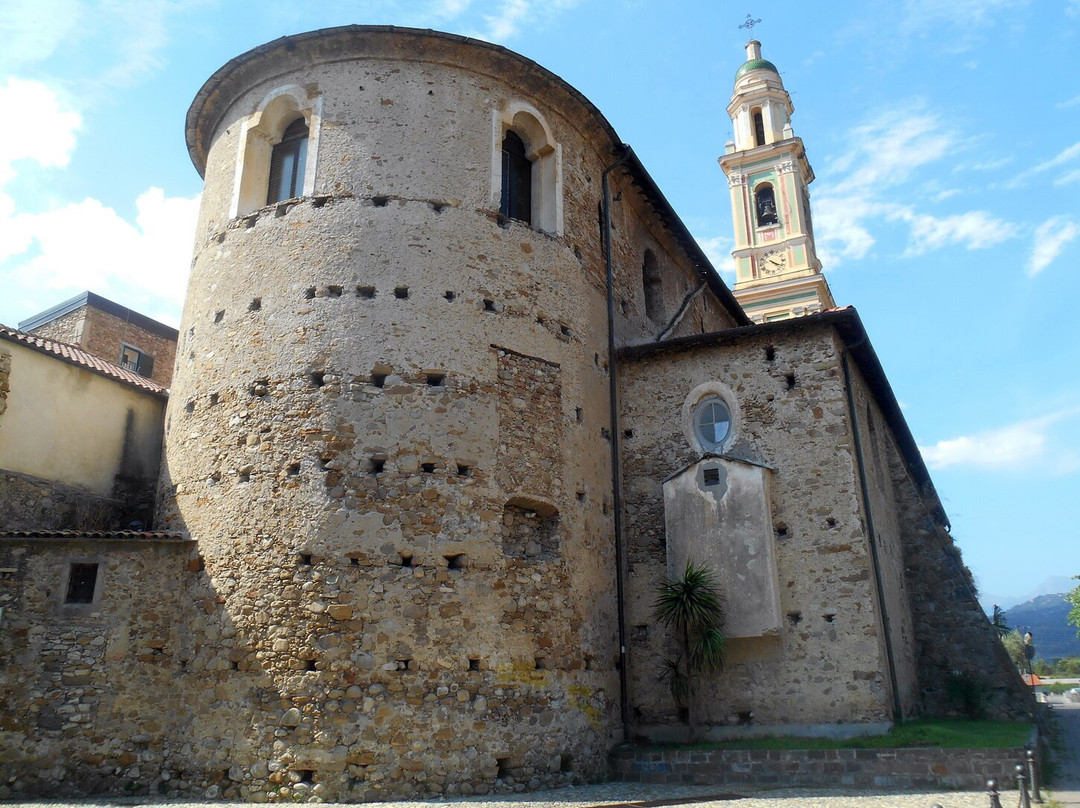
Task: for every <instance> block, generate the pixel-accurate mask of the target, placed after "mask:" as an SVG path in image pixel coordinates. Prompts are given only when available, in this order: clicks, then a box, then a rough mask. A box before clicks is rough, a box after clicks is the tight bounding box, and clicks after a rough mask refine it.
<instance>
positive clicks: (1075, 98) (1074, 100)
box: [1054, 0, 1080, 109]
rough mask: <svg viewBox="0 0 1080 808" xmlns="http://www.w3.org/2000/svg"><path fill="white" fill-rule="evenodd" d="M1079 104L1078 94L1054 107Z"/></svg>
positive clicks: (1078, 2) (1063, 107)
mask: <svg viewBox="0 0 1080 808" xmlns="http://www.w3.org/2000/svg"><path fill="white" fill-rule="evenodd" d="M1077 6H1078V7H1080V0H1077ZM1077 104H1080V95H1076V96H1073V97H1072V98H1070V99H1069V100H1068V101H1061V102H1059V103H1057V104H1054V108H1055V109H1068V108H1069V107H1075V106H1076V105H1077Z"/></svg>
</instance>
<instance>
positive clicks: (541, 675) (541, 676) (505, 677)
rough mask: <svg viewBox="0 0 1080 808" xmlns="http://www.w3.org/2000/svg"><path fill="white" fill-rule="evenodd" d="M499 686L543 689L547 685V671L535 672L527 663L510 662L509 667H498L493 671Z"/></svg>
mask: <svg viewBox="0 0 1080 808" xmlns="http://www.w3.org/2000/svg"><path fill="white" fill-rule="evenodd" d="M495 675H496V676H497V677H498V682H499V684H502V685H508V684H519V685H531V686H532V687H544V686H546V685H547V684H548V683H549V679H550V677H549V676H548V671H545V670H537V669H536V668H533V667H532V666H530V665H529V663H528V662H512V663H510V664H509V665H499V666H498V667H497V668H496V669H495Z"/></svg>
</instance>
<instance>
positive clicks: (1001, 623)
mask: <svg viewBox="0 0 1080 808" xmlns="http://www.w3.org/2000/svg"><path fill="white" fill-rule="evenodd" d="M990 625H991V627H993V629H994V632H995V633H996V634H997V635H998V637H1004V636H1005V635H1006V634H1008V633H1009V632H1010V631H1012V629H1011V628H1009V621H1008V620H1006V619H1005V610H1004V609H1002V608H1001V607H1000V606H998V605H997V604H996V603H995V604H994V616H993V617H991V618H990Z"/></svg>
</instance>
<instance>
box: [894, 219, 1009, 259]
mask: <svg viewBox="0 0 1080 808" xmlns="http://www.w3.org/2000/svg"><path fill="white" fill-rule="evenodd" d="M888 218H889V219H892V220H899V221H903V222H907V223H908V224H909V225H910V226H911V236H910V238H909V240H908V246H907V250H906V251H905V255H922V254H923V253H925V252H927V251H929V250H937V249H941V248H942V247H947V246H949V245H953V244H958V245H961V246H963V247H966V248H967V249H969V250H981V249H984V248H986V247H992V246H993V245H995V244H1000V243H1001V242H1002V241H1005V240H1006V239H1010V238H1012V237H1013V236H1015V235H1016V228H1015V227H1013V226H1012V225H1011V224H1009V223H1008V222H1006V221H1003V220H1002V219H998V218H996V217H994V216H991V215H990V214H989V213H987V212H986V211H983V210H973V211H969V212H967V213H961V214H957V215H955V216H943V217H940V218H939V217H935V216H930V215H928V214H925V213H915V212H914V211H913V210H911V209H910V208H902V209H899V210H896V211H894V212H892V213H890V214H889V217H888Z"/></svg>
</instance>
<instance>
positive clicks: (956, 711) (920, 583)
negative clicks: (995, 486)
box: [904, 509, 1035, 719]
mask: <svg viewBox="0 0 1080 808" xmlns="http://www.w3.org/2000/svg"><path fill="white" fill-rule="evenodd" d="M913 510H914V509H913ZM914 513H915V514H918V511H915V512H914ZM918 515H919V516H921V518H917V517H914V516H913V518H912V522H913V524H912V526H911V528H910V529H911V532H912V534H913V535H914V536H916V537H917V540H915V541H912V542H910V543H909V544H908V545H907V546H906V547H905V559H904V561H905V564H906V569H907V576H908V590H909V592H910V593H911V604H912V614H913V619H914V623H915V638H916V648H917V653H918V665H919V681H920V684H921V686H922V691H923V692H922V696H923V700H924V704H925V709H926V711H927V712H928V713H930V714H935V715H963V711H962V705H961V704H960V703H959V702H958V701H957V699H956V698H955V697H953V696H951V695H950V692H949V684H950V679H954V678H958V679H959V680H960V681H961V682H964V683H967V684H968V685H970V686H971V687H973V688H974V689H975V690H976V691H977V692H979V693H981V694H982V695H983V696H984V697H985V708H986V715H987V716H988V717H992V718H998V719H1019V718H1030V717H1031V716H1032V715H1034V712H1035V699H1034V695H1033V694H1032V691H1031V688H1030V687H1028V686H1027V685H1025V684H1024V681H1023V679H1022V678H1021V677H1020V674H1019V672H1018V671H1017V670H1016V665H1015V664H1014V663H1013V662H1012V660H1010V659H1009V655H1008V653H1007V652H1006V651H1005V647H1004V646H1003V645H1002V644H1001V641H1000V640H999V639H998V637H997V635H996V634H995V633H994V630H993V628H992V627H991V626H990V621H989V620H988V619H987V617H986V613H985V612H983V610H982V607H981V606H980V605H979V601H978V595H977V593H976V591H975V586H974V583H973V581H972V578H971V572H970V571H969V570H968V569H967V567H965V566H964V563H963V559H962V557H961V555H960V548H958V547H957V546H956V544H955V542H954V541H953V539H952V537H951V536H950V535H949V534H948V533H946V532H945V530H944V529H943V528H941V527H940V526H938V525H935V524H934V523H933V521H932V520H930V519H929V518H927V517H926V516H925V515H924V514H918Z"/></svg>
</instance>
